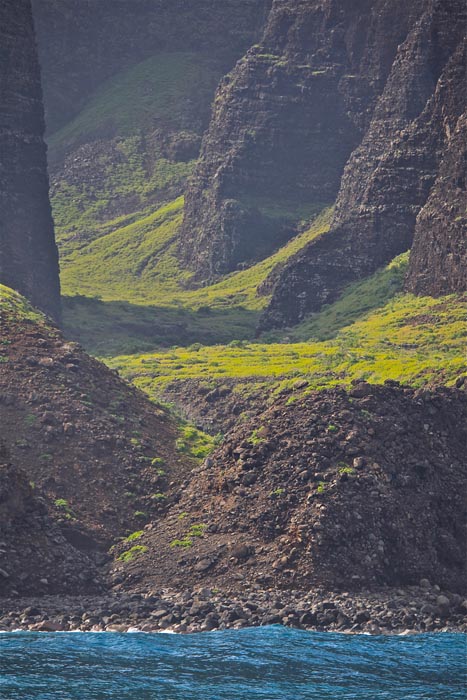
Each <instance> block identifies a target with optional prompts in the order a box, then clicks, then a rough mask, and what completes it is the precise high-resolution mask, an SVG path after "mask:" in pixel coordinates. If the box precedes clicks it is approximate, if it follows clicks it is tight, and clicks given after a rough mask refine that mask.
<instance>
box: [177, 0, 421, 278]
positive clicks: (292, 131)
mask: <svg viewBox="0 0 467 700" xmlns="http://www.w3.org/2000/svg"><path fill="white" fill-rule="evenodd" d="M425 4H426V3H424V2H423V0H418V1H417V2H415V3H403V2H399V0H392V1H391V2H388V0H377V1H373V2H370V1H369V0H366V1H361V2H357V3H345V2H331V0H313V2H308V1H307V2H303V1H300V0H293V1H292V0H289V1H288V2H282V1H281V2H279V1H277V2H275V3H273V6H272V10H271V13H270V16H269V20H268V23H267V27H266V30H265V33H264V36H263V39H262V40H261V43H260V44H259V45H257V46H254V47H252V48H251V49H250V51H249V52H248V53H247V55H246V56H245V58H243V59H242V60H241V61H240V62H239V63H238V64H237V66H236V68H235V69H234V71H233V72H232V73H231V74H230V75H229V76H227V77H226V78H225V79H224V81H223V82H222V84H221V86H220V87H219V90H218V93H217V96H216V100H215V105H214V112H213V117H212V121H211V125H210V128H209V131H208V133H207V135H206V137H205V139H204V143H203V147H202V152H201V160H200V163H199V165H198V167H197V169H196V171H195V175H194V177H193V179H192V181H191V184H190V186H189V188H188V191H187V194H186V210H185V225H184V229H183V239H182V241H181V245H180V254H181V256H182V258H183V259H184V260H185V262H186V264H187V265H188V266H189V267H190V268H191V269H193V270H195V271H196V272H197V273H198V276H199V277H200V278H201V279H204V280H205V279H209V278H211V277H213V276H215V275H217V274H223V273H226V272H229V271H231V270H232V269H235V267H236V266H237V265H238V264H239V263H243V262H248V261H249V260H251V259H252V258H258V257H264V256H265V255H267V254H268V253H270V252H271V250H273V249H274V248H275V247H277V245H278V244H279V243H280V242H282V241H283V240H284V239H287V238H289V237H291V236H292V235H293V234H294V233H295V226H296V224H297V222H298V221H299V220H300V219H303V218H307V216H309V215H310V214H311V213H312V212H313V210H315V209H317V208H319V207H321V206H322V205H323V203H326V202H327V203H329V202H332V201H334V199H335V197H336V194H337V192H338V189H339V183H340V179H341V175H342V171H343V168H344V165H345V163H346V161H347V159H348V157H349V155H350V153H351V151H352V150H353V149H354V148H355V147H356V146H357V144H358V143H359V142H360V140H361V137H362V134H363V132H364V129H365V128H366V126H367V125H368V121H369V119H370V117H371V113H372V110H373V107H374V104H375V100H376V98H377V96H378V95H379V93H380V92H381V90H382V89H383V87H384V85H385V82H386V79H387V76H388V73H389V72H390V69H391V65H392V63H393V61H394V57H395V55H396V52H397V47H398V45H399V44H400V43H401V42H402V41H403V40H404V39H405V38H406V36H407V33H408V31H409V29H410V27H411V26H412V25H413V23H414V21H415V20H416V18H417V17H418V16H419V14H420V12H421V8H422V7H423V6H424V5H425Z"/></svg>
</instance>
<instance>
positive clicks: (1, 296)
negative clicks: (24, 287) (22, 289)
mask: <svg viewBox="0 0 467 700" xmlns="http://www.w3.org/2000/svg"><path fill="white" fill-rule="evenodd" d="M6 316H8V317H11V318H15V319H17V320H18V321H24V320H28V321H35V322H36V323H42V324H44V325H47V322H46V318H45V316H44V314H42V313H41V312H40V311H38V310H37V309H35V308H34V307H33V306H32V305H31V304H30V303H29V301H28V300H27V299H25V298H24V297H23V296H21V294H19V293H18V292H15V291H14V290H13V289H10V288H9V287H5V286H4V285H3V284H0V339H1V334H2V318H5V317H6Z"/></svg>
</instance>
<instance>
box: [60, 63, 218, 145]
mask: <svg viewBox="0 0 467 700" xmlns="http://www.w3.org/2000/svg"><path fill="white" fill-rule="evenodd" d="M220 75H221V68H220V67H219V65H218V64H216V63H215V62H214V61H213V60H212V59H209V58H207V57H205V56H202V55H200V54H196V53H160V54H157V55H155V56H152V57H151V58H148V59H146V60H145V61H142V62H141V63H138V64H137V65H136V66H132V67H131V68H129V69H128V70H126V71H124V72H122V73H119V74H118V75H116V76H114V77H113V78H111V79H110V80H108V81H107V82H106V83H104V84H103V85H102V86H101V87H100V88H99V90H98V91H97V92H96V94H95V95H94V97H93V98H92V99H91V100H90V101H89V102H88V104H87V105H86V106H85V107H84V108H83V109H82V111H81V112H80V114H79V115H78V116H77V117H76V118H75V119H73V121H71V122H70V123H69V124H67V125H66V126H65V127H63V128H62V129H60V131H58V132H56V133H55V134H52V135H51V137H50V138H49V148H50V151H51V156H52V158H55V157H56V156H57V155H58V154H59V153H60V151H63V150H67V151H69V150H71V149H72V148H73V147H74V146H76V145H77V144H80V143H84V142H89V141H90V140H92V139H93V138H101V137H103V136H104V137H105V138H108V137H110V136H121V137H123V136H131V135H134V134H135V133H138V132H139V131H140V129H141V128H151V127H153V126H154V125H157V124H159V123H164V124H167V123H169V124H170V125H171V126H172V128H173V129H174V130H175V129H180V128H183V127H185V126H189V125H187V124H185V120H186V118H187V116H188V114H189V113H190V112H191V108H190V110H189V111H187V104H186V103H187V102H188V101H192V100H196V101H197V102H206V101H207V104H209V101H210V99H211V95H213V93H214V90H215V88H216V85H217V83H218V81H219V78H220ZM206 93H208V94H207V99H206Z"/></svg>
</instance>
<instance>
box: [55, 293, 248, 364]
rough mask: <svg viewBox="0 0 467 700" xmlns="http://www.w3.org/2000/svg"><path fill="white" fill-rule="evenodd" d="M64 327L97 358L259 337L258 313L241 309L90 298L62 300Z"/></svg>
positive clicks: (69, 334)
mask: <svg viewBox="0 0 467 700" xmlns="http://www.w3.org/2000/svg"><path fill="white" fill-rule="evenodd" d="M62 303H63V327H64V332H65V335H66V337H67V338H69V339H71V340H75V341H78V342H79V343H81V345H83V347H84V348H85V349H86V350H87V351H88V352H90V353H91V354H92V355H96V356H100V357H112V356H115V355H125V354H135V353H144V352H150V351H151V350H154V349H155V348H157V347H171V346H173V345H180V346H187V345H192V344H193V343H202V344H204V345H212V344H216V343H220V344H223V343H229V342H231V341H232V340H247V339H251V338H253V337H254V334H255V327H256V324H257V322H258V318H259V312H255V311H251V310H248V309H245V308H243V307H241V306H237V307H230V308H229V307H226V308H225V309H218V308H216V309H212V308H209V307H200V308H199V309H197V310H193V309H187V308H185V307H181V306H180V307H178V306H177V307H175V306H174V307H159V306H149V305H148V306H142V305H138V304H131V303H129V302H127V301H102V300H100V299H97V298H91V297H85V296H73V297H63V298H62Z"/></svg>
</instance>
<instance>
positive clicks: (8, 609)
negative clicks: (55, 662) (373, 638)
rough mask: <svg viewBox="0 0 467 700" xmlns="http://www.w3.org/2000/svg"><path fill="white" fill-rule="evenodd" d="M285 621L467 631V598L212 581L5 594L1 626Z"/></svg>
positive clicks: (423, 587)
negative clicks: (191, 586)
mask: <svg viewBox="0 0 467 700" xmlns="http://www.w3.org/2000/svg"><path fill="white" fill-rule="evenodd" d="M275 624H281V625H284V626H287V627H294V628H297V629H304V630H309V631H320V632H322V631H327V632H342V633H354V634H373V635H380V634H410V633H424V632H464V633H467V599H466V598H464V597H463V596H461V595H459V594H456V593H450V592H445V591H441V590H440V589H439V586H436V585H435V586H432V585H431V584H430V582H429V581H427V580H426V579H423V580H422V581H421V582H420V585H419V586H406V587H404V588H397V589H388V588H385V589H379V590H374V591H371V592H370V591H363V592H359V593H349V592H339V593H329V592H325V591H323V590H316V591H313V592H310V593H304V592H303V591H281V590H267V591H264V590H255V591H248V592H244V593H238V594H231V593H230V594H227V593H221V592H219V591H217V590H215V589H214V590H210V589H208V588H202V589H198V590H196V591H188V590H187V591H184V592H174V591H163V592H162V591H161V592H154V591H149V592H145V593H130V594H121V593H118V594H113V595H109V594H107V595H103V596H101V597H67V596H46V597H41V598H21V599H19V598H18V599H12V598H9V599H6V598H5V599H3V600H0V632H3V633H4V632H12V631H17V630H24V631H35V632H74V631H81V632H104V631H105V632H128V631H132V632H133V631H141V632H163V631H166V632H174V633H194V632H210V631H215V630H226V629H242V628H245V627H258V626H265V625H275Z"/></svg>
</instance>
